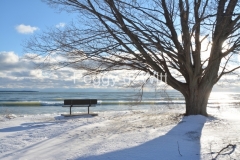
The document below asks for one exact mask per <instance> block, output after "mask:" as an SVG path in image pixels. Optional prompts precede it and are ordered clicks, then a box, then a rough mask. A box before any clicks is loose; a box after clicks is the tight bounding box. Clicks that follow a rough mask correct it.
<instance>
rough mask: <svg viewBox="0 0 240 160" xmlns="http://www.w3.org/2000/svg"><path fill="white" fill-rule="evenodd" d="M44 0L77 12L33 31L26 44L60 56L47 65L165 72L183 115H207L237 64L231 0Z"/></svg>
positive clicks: (238, 19)
mask: <svg viewBox="0 0 240 160" xmlns="http://www.w3.org/2000/svg"><path fill="white" fill-rule="evenodd" d="M44 1H45V2H46V3H48V4H49V5H51V6H53V7H56V8H58V9H60V10H61V11H62V10H65V11H67V12H70V13H71V12H73V13H77V14H78V15H79V17H78V18H77V19H76V21H74V22H73V23H72V24H69V25H68V26H67V27H65V28H64V29H52V30H49V31H48V32H45V33H42V34H41V35H38V36H35V37H32V39H30V40H29V41H28V42H27V44H26V48H27V49H29V50H28V51H31V52H34V53H37V54H38V55H44V54H48V55H49V54H53V53H54V54H61V55H62V56H64V57H65V61H62V62H59V63H58V64H54V65H61V66H66V65H74V66H75V67H76V68H78V69H85V70H87V71H89V73H92V72H95V73H102V72H107V71H113V70H136V71H142V72H148V73H150V74H151V75H154V76H155V77H156V78H159V77H160V76H159V75H160V74H163V75H164V74H167V79H166V82H167V84H168V85H170V86H171V87H173V88H174V89H176V90H178V91H180V92H181V93H182V94H183V96H184V97H185V100H186V113H185V114H186V115H195V114H201V115H205V116H206V115H207V110H206V108H207V103H208V99H209V95H210V93H211V90H212V88H213V86H214V85H215V84H216V83H217V82H218V81H219V79H220V78H221V77H222V76H223V75H225V74H228V73H231V72H234V71H236V70H237V69H238V68H240V67H239V64H238V63H234V62H236V59H237V57H236V55H237V54H238V53H239V49H240V30H239V27H240V6H239V5H240V2H239V1H237V0H178V1H175V0H44ZM155 73H158V74H155ZM163 81H165V79H164V78H163Z"/></svg>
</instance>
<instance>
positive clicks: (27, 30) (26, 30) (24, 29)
mask: <svg viewBox="0 0 240 160" xmlns="http://www.w3.org/2000/svg"><path fill="white" fill-rule="evenodd" d="M15 29H16V30H17V31H18V33H22V34H31V33H33V32H34V31H36V30H38V28H37V27H32V26H30V25H24V24H20V25H18V26H16V27H15Z"/></svg>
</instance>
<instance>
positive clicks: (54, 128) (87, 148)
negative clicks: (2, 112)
mask: <svg viewBox="0 0 240 160" xmlns="http://www.w3.org/2000/svg"><path fill="white" fill-rule="evenodd" d="M181 113H183V111H182V110H179V109H175V110H174V109H169V110H165V111H161V110H151V109H150V110H142V111H121V112H100V113H99V115H98V116H95V117H91V116H81V117H68V118H65V117H62V116H59V115H35V116H22V117H19V116H18V117H15V116H14V115H12V116H10V115H8V117H7V118H6V116H5V117H0V159H13V160H16V159H24V160H25V159H41V160H42V159H44V160H48V159H58V160H59V159H60V160H61V159H63V160H65V159H87V160H105V159H112V160H118V159H119V160H124V159H125V160H131V159H133V160H134V159H136V160H142V159H143V160H147V159H151V160H156V159H159V160H177V159H183V160H188V159H189V160H197V159H204V160H205V159H206V160H209V159H213V158H215V157H216V156H217V154H218V153H217V152H219V151H220V150H221V149H222V148H224V147H226V146H227V145H229V144H232V145H233V146H234V147H231V146H230V147H228V148H227V149H224V150H223V151H222V152H220V154H219V155H218V156H217V159H230V158H232V159H239V157H240V135H239V133H240V112H239V109H237V108H234V107H233V108H221V109H217V108H209V109H208V113H210V114H211V116H210V117H208V118H206V117H203V116H199V115H198V116H188V117H182V116H181Z"/></svg>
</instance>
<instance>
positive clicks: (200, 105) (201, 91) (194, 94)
mask: <svg viewBox="0 0 240 160" xmlns="http://www.w3.org/2000/svg"><path fill="white" fill-rule="evenodd" d="M212 87H213V85H208V86H206V87H205V88H198V87H196V88H189V90H188V91H187V94H184V97H185V101H186V112H185V115H186V116H188V115H203V116H207V115H208V114H207V104H208V99H209V96H210V93H211V91H212Z"/></svg>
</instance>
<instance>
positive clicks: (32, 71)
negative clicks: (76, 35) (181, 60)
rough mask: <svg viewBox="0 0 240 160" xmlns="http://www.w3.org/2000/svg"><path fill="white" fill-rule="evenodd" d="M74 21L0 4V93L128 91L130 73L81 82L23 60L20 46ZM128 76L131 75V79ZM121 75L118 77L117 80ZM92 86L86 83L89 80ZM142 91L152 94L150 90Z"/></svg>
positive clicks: (22, 2)
mask: <svg viewBox="0 0 240 160" xmlns="http://www.w3.org/2000/svg"><path fill="white" fill-rule="evenodd" d="M74 19H76V15H74V14H72V13H71V14H70V13H67V12H59V11H58V10H56V9H54V8H51V7H50V6H48V5H47V4H45V3H43V2H42V1H41V0H1V1H0V21H1V25H0V64H1V65H0V90H38V91H132V89H128V88H129V87H128V84H129V83H128V82H129V80H131V79H133V77H132V76H133V75H134V73H130V74H126V73H125V72H124V71H122V72H121V71H120V72H121V73H112V74H111V75H101V77H99V78H98V80H99V81H95V82H94V78H93V77H87V78H85V79H84V78H82V74H83V71H74V70H72V69H70V68H64V69H62V70H58V71H48V70H42V69H38V68H36V64H34V61H29V60H26V59H23V56H24V55H25V54H26V53H24V48H23V46H22V45H23V43H24V41H26V40H28V39H29V38H30V37H31V36H33V35H35V34H41V32H44V31H47V29H48V28H50V27H53V28H54V27H56V28H62V27H65V26H66V25H67V24H68V23H70V22H71V21H73V20H74ZM131 74H132V75H131ZM119 75H121V76H119ZM89 79H92V81H93V82H94V83H90V80H89ZM239 86H240V83H239V82H238V81H236V80H231V79H230V80H228V82H227V83H225V82H223V83H220V85H218V86H216V87H215V89H216V90H224V91H238V90H239V88H240V87H239ZM145 90H146V91H152V90H154V89H153V87H150V88H146V89H145Z"/></svg>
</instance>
